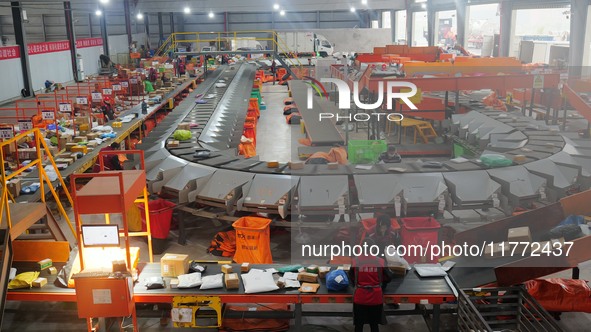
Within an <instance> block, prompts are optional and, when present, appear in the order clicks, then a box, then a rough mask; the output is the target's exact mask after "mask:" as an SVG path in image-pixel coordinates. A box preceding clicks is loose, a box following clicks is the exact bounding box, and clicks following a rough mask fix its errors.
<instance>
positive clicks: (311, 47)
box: [277, 31, 334, 57]
mask: <svg viewBox="0 0 591 332" xmlns="http://www.w3.org/2000/svg"><path fill="white" fill-rule="evenodd" d="M277 44H278V45H277V46H278V52H279V53H295V54H297V55H298V56H316V55H320V56H321V57H327V56H330V55H332V54H333V53H334V45H333V44H332V43H331V42H330V41H329V40H328V39H326V37H324V36H323V35H321V34H317V33H313V32H295V31H293V32H288V31H283V32H279V31H278V32H277Z"/></svg>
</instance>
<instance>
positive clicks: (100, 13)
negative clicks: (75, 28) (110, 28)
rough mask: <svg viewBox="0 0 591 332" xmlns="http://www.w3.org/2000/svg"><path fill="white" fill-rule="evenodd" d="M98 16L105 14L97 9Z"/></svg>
mask: <svg viewBox="0 0 591 332" xmlns="http://www.w3.org/2000/svg"><path fill="white" fill-rule="evenodd" d="M94 13H95V14H96V16H101V15H103V12H102V11H101V10H100V9H97V10H96V12H94Z"/></svg>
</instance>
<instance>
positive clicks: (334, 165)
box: [328, 163, 339, 170]
mask: <svg viewBox="0 0 591 332" xmlns="http://www.w3.org/2000/svg"><path fill="white" fill-rule="evenodd" d="M328 169H331V170H335V169H339V163H328Z"/></svg>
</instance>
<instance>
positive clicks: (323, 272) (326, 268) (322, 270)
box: [318, 266, 330, 279]
mask: <svg viewBox="0 0 591 332" xmlns="http://www.w3.org/2000/svg"><path fill="white" fill-rule="evenodd" d="M328 272H330V266H320V267H319V268H318V277H319V278H320V279H324V278H326V274H327V273H328Z"/></svg>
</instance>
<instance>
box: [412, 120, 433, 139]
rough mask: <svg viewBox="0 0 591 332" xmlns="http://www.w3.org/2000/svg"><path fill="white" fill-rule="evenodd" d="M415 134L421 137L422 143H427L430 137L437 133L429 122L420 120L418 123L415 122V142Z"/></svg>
mask: <svg viewBox="0 0 591 332" xmlns="http://www.w3.org/2000/svg"><path fill="white" fill-rule="evenodd" d="M417 134H418V135H419V136H420V137H421V139H422V140H423V143H425V144H429V140H430V139H432V138H437V133H436V132H435V129H433V126H431V123H429V122H427V121H421V122H420V123H417V125H416V126H415V144H416V141H417V138H416V135H417Z"/></svg>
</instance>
